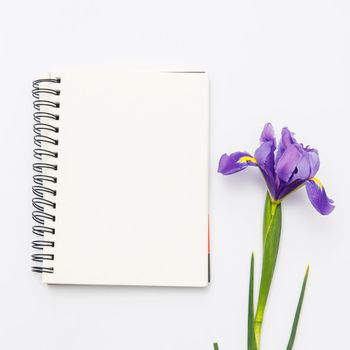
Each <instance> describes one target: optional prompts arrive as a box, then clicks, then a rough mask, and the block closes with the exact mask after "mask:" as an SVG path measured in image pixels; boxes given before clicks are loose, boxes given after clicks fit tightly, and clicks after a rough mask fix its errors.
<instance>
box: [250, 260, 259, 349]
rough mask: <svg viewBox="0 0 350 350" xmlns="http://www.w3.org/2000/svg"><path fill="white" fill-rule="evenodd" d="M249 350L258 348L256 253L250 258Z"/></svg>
mask: <svg viewBox="0 0 350 350" xmlns="http://www.w3.org/2000/svg"><path fill="white" fill-rule="evenodd" d="M248 350H257V346H256V339H255V331H254V253H253V254H252V257H251V259H250V277H249V302H248Z"/></svg>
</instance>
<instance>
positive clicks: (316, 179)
mask: <svg viewBox="0 0 350 350" xmlns="http://www.w3.org/2000/svg"><path fill="white" fill-rule="evenodd" d="M310 180H312V181H313V182H315V183H316V184H317V185H318V187H319V188H320V189H321V190H322V188H323V185H322V182H321V181H320V180H319V179H318V178H316V177H312V178H311V179H310Z"/></svg>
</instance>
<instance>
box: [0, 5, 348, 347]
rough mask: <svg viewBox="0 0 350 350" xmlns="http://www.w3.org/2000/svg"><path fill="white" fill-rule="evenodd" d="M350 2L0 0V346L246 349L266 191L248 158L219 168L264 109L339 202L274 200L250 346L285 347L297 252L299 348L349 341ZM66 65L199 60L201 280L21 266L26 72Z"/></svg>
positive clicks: (247, 144)
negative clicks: (204, 163)
mask: <svg viewBox="0 0 350 350" xmlns="http://www.w3.org/2000/svg"><path fill="white" fill-rule="evenodd" d="M349 15H350V7H349V2H348V1H346V0H344V1H340V0H328V1H326V0H315V1H309V0H300V1H299V0H296V1H281V0H274V1H272V0H265V1H258V0H256V1H252V0H248V1H235V0H230V1H215V2H214V1H210V2H209V1H203V0H202V1H188V0H187V1H186V0H178V1H164V0H148V1H110V2H107V1H86V0H85V1H68V0H67V1H63V0H61V1H55V2H53V1H47V0H46V1H2V3H1V9H0V73H1V74H0V77H1V82H0V90H1V91H0V99H1V106H2V108H1V115H0V118H1V137H0V150H1V151H0V152H1V173H0V177H1V178H0V183H1V187H0V188H1V192H0V193H1V197H0V203H1V204H0V205H1V229H0V232H1V243H0V268H1V277H0V348H1V349H6V350H7V349H53V350H56V349H57V350H58V349H60V350H61V349H123V350H139V349H145V350H148V349H152V350H168V349H169V350H170V349H171V350H175V349H176V350H180V349H181V350H190V349H191V350H194V349H195V350H197V349H198V350H199V349H201V350H204V349H205V350H209V349H212V345H211V343H212V342H213V341H214V340H217V341H219V343H220V345H221V347H220V350H228V349H237V350H238V349H239V350H241V349H245V348H246V314H247V292H248V289H247V286H248V269H249V257H250V253H251V251H252V250H254V251H255V253H256V261H257V265H258V266H257V268H256V271H257V278H258V277H259V271H260V265H259V262H260V258H261V254H260V253H261V221H262V210H263V202H264V196H265V188H264V183H263V181H262V179H261V176H260V174H259V173H258V171H256V169H249V170H246V171H245V172H244V173H240V174H236V175H234V176H231V177H223V176H220V175H218V174H217V173H216V167H217V161H218V159H219V156H220V155H221V154H222V153H224V152H230V151H234V150H238V149H241V150H249V151H254V149H255V147H256V146H257V144H258V137H259V134H260V131H261V129H262V127H263V124H264V122H266V121H271V122H273V123H274V125H275V127H276V129H277V130H278V132H279V130H280V128H281V127H283V126H285V125H288V126H289V127H290V128H291V129H292V130H294V131H295V132H296V136H297V138H298V140H300V141H303V142H304V143H305V144H311V145H312V146H314V147H317V148H318V149H319V151H320V155H321V169H320V172H319V174H318V177H319V178H320V179H321V180H322V181H323V183H324V185H325V187H326V189H327V191H328V194H329V195H330V197H332V198H334V199H335V201H336V205H337V208H336V210H335V212H334V213H333V214H332V215H330V216H328V217H322V216H321V215H319V214H318V213H317V212H316V211H315V210H314V209H313V208H312V206H311V204H310V203H309V202H308V199H307V196H306V193H305V190H304V189H301V190H300V191H298V192H296V193H295V194H293V195H291V196H290V198H288V200H286V201H285V203H283V215H284V217H283V233H282V241H281V246H280V255H279V260H278V264H277V268H276V273H275V280H274V283H273V286H272V290H271V294H270V297H271V298H270V300H269V301H270V302H269V305H268V308H267V310H266V317H265V324H264V329H263V338H262V347H261V348H262V349H269V350H281V349H284V348H285V347H286V343H287V339H288V335H289V332H290V327H291V323H292V318H293V314H294V310H295V307H296V303H297V297H298V294H299V290H300V286H301V282H302V277H303V274H304V270H305V268H306V265H307V264H308V263H310V265H311V270H310V278H309V285H308V288H307V293H306V297H305V301H304V306H305V307H304V309H303V312H302V317H301V322H300V328H299V332H298V335H297V341H296V344H295V349H300V350H306V349H307V350H309V349H319V350H323V349H327V350H328V349H344V348H347V347H348V346H347V342H348V336H347V334H348V317H349V311H350V308H349V297H348V296H349V294H350V283H349V279H350V276H349V267H350V256H349V253H348V251H349V245H350V235H349V229H348V228H349V224H348V223H349V211H348V200H349V194H350V192H349V187H348V186H349V175H348V171H349V157H348V142H349V136H348V133H349V132H348V118H349V113H350V104H349V93H350V70H349V62H350V49H349V39H350V37H349V34H350V21H349V19H350V18H349ZM74 64H75V65H81V64H94V65H111V64H117V65H122V66H128V67H135V68H143V67H145V68H163V67H167V68H178V67H181V68H186V67H197V68H203V69H205V70H207V71H208V73H209V76H210V80H211V108H210V109H211V163H210V197H211V198H210V200H211V201H210V202H211V204H210V207H211V208H210V210H211V218H212V221H211V223H212V225H211V228H212V229H211V231H212V284H211V286H210V287H209V288H207V289H182V288H179V289H176V288H167V289H163V288H128V287H108V288H107V287H94V286H91V287H78V286H46V285H43V284H42V283H41V281H40V276H38V275H35V274H33V273H31V272H30V265H31V262H30V259H29V256H30V254H31V253H32V249H31V247H30V245H31V244H30V242H31V240H32V235H31V224H32V221H31V210H32V208H31V197H32V194H31V184H32V183H31V182H32V181H31V175H32V169H31V164H32V161H33V160H32V149H33V145H32V123H33V122H32V116H31V113H32V97H31V81H32V80H33V78H36V77H37V76H38V75H37V72H42V71H44V72H46V71H49V70H52V69H53V68H55V69H56V68H57V67H61V66H65V65H74ZM256 283H258V280H257V281H256Z"/></svg>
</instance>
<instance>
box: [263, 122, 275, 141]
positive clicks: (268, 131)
mask: <svg viewBox="0 0 350 350" xmlns="http://www.w3.org/2000/svg"><path fill="white" fill-rule="evenodd" d="M268 141H273V143H274V145H275V147H276V140H275V131H274V130H273V126H272V124H271V123H266V124H265V125H264V129H263V131H262V133H261V136H260V142H261V143H263V142H268Z"/></svg>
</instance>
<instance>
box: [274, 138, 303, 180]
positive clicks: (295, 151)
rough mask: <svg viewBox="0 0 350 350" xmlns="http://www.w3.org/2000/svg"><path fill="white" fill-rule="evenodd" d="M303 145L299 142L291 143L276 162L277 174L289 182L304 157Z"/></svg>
mask: <svg viewBox="0 0 350 350" xmlns="http://www.w3.org/2000/svg"><path fill="white" fill-rule="evenodd" d="M302 156H303V154H302V147H301V146H300V145H298V144H292V145H289V146H288V147H287V148H286V149H285V151H284V152H283V154H282V155H281V158H280V159H279V160H278V162H277V164H276V174H277V176H278V177H279V178H280V179H281V180H283V181H284V182H286V183H288V182H289V181H290V180H291V178H292V176H293V175H294V172H295V170H296V168H297V165H298V164H299V162H300V160H301V158H302Z"/></svg>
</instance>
